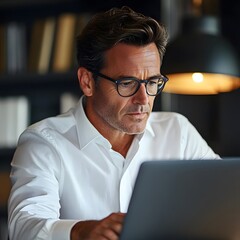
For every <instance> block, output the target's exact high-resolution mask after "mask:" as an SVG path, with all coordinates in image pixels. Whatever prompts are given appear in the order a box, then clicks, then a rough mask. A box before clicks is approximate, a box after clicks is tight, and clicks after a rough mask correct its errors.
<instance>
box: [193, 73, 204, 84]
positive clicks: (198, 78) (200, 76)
mask: <svg viewBox="0 0 240 240" xmlns="http://www.w3.org/2000/svg"><path fill="white" fill-rule="evenodd" d="M192 79H193V81H194V82H196V83H200V82H202V81H203V80H204V77H203V74H202V73H193V74H192Z"/></svg>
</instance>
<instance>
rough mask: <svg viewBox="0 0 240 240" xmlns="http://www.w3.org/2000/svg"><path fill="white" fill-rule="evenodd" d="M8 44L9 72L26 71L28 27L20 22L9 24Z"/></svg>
mask: <svg viewBox="0 0 240 240" xmlns="http://www.w3.org/2000/svg"><path fill="white" fill-rule="evenodd" d="M6 42H7V44H6V59H7V60H6V69H7V72H8V73H17V72H23V71H25V70H26V62H27V56H26V53H27V43H26V26H25V25H24V24H23V23H18V22H9V23H7V24H6Z"/></svg>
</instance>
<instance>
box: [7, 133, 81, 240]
mask: <svg viewBox="0 0 240 240" xmlns="http://www.w3.org/2000/svg"><path fill="white" fill-rule="evenodd" d="M10 178H11V181H12V185H13V186H12V190H11V193H10V197H9V205H8V214H9V224H8V226H9V238H10V240H27V239H28V240H32V239H49V240H63V239H64V240H66V239H70V231H71V228H72V226H73V225H74V224H75V223H76V222H77V221H76V220H63V219H59V217H60V195H61V187H60V186H61V181H62V176H61V158H60V156H58V153H57V152H56V151H55V150H54V142H53V141H52V140H51V139H50V136H48V134H44V133H41V134H40V133H37V132H34V131H26V132H25V133H24V134H23V135H22V136H21V138H20V141H19V145H18V148H17V149H16V152H15V154H14V157H13V160H12V171H11V174H10Z"/></svg>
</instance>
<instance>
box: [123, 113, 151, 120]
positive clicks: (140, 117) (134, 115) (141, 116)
mask: <svg viewBox="0 0 240 240" xmlns="http://www.w3.org/2000/svg"><path fill="white" fill-rule="evenodd" d="M127 115H128V116H130V117H131V118H134V119H137V120H143V119H144V118H146V117H147V115H148V114H147V112H131V113H128V114H127Z"/></svg>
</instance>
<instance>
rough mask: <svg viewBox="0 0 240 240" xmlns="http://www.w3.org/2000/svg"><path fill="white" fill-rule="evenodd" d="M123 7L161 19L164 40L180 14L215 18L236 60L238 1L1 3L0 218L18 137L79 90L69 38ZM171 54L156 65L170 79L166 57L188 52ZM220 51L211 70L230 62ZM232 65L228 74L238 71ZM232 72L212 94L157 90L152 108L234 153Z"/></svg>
mask: <svg viewBox="0 0 240 240" xmlns="http://www.w3.org/2000/svg"><path fill="white" fill-rule="evenodd" d="M123 5H128V6H130V7H131V8H133V9H134V10H136V11H138V12H141V13H143V14H145V15H148V16H151V17H153V18H155V19H156V20H157V21H159V22H161V23H162V24H164V25H165V26H166V27H167V29H168V32H169V36H170V43H172V42H174V41H175V39H177V38H178V37H179V36H181V35H184V34H185V29H184V25H183V20H184V19H185V18H186V17H189V16H190V17H197V18H198V17H199V18H200V17H205V16H213V17H214V18H215V19H217V21H218V22H217V23H218V25H217V30H218V31H217V32H218V34H217V35H218V36H221V37H222V38H224V39H225V40H226V41H227V42H228V44H230V45H231V46H232V50H233V52H234V54H235V57H236V58H238V59H239V56H240V44H239V42H240V28H239V26H238V25H239V19H238V17H239V13H240V2H239V1H233V0H205V1H204V0H150V1H137V0H135V1H134V0H132V1H130V0H128V1H127V0H104V1H99V0H34V1H32V0H1V1H0V184H1V187H0V215H1V216H3V217H4V216H5V217H6V203H7V198H8V193H9V188H10V183H9V179H8V175H9V170H10V166H9V164H10V161H11V158H12V155H13V153H14V149H15V146H16V143H17V139H18V137H19V134H20V133H21V132H22V131H23V130H24V129H25V128H26V127H27V126H28V125H30V124H32V123H34V122H36V121H39V120H41V119H43V118H46V117H49V116H53V115H56V114H59V113H61V112H64V111H65V110H67V109H68V108H69V107H71V106H73V105H74V104H75V103H76V101H77V99H78V98H79V96H80V95H81V92H80V90H79V86H78V82H77V78H76V60H75V55H74V54H75V49H74V44H75V37H76V35H77V34H78V33H80V32H81V30H82V28H83V27H84V25H85V24H86V23H87V21H88V20H89V19H90V17H91V16H92V15H93V14H94V13H96V12H98V11H105V10H108V9H109V8H111V7H121V6H123ZM197 26H199V25H194V26H193V30H194V29H195V30H196V29H197V28H198V27H197ZM201 28H202V25H201ZM207 28H208V27H207ZM210 28H211V27H210ZM204 29H205V26H204ZM214 29H215V28H214ZM208 30H209V29H208ZM215 30H216V29H215ZM215 30H213V32H214V31H215ZM210 31H212V29H210ZM215 33H216V32H214V34H215ZM199 39H200V38H199ZM192 43H196V42H195V40H192V41H191V42H190V43H189V42H188V43H186V44H185V48H186V49H191V48H190V45H191V44H192ZM169 47H170V46H169ZM212 48H214V47H208V46H207V44H206V47H205V49H207V52H210V51H211V49H212ZM169 52H170V50H169ZM173 53H174V54H173V56H171V57H173V60H172V59H171V58H170V57H168V49H167V53H166V62H167V65H168V66H166V68H163V69H162V73H164V74H167V75H169V76H170V75H171V71H172V70H173V65H174V64H173V61H174V60H176V59H178V60H177V61H179V66H180V63H181V62H182V61H183V59H184V57H185V56H187V55H189V54H191V53H189V51H188V50H185V52H184V53H182V52H181V51H180V50H174V51H173ZM219 56H220V55H219ZM219 56H218V57H217V58H216V59H215V60H214V62H217V61H218V60H219V59H224V61H225V63H223V62H221V64H222V65H221V67H218V69H219V72H220V73H222V72H223V71H224V69H225V68H227V67H228V65H231V64H232V62H231V61H232V60H231V59H228V56H226V57H225V56H224V57H222V56H220V57H219ZM204 57H206V56H204ZM169 59H170V60H169ZM179 59H180V60H179ZM207 59H210V57H208V58H207ZM211 59H212V58H211ZM191 60H192V63H195V62H197V60H199V58H198V57H196V58H194V57H193V58H191ZM199 61H200V60H199ZM204 62H205V65H210V64H209V63H208V60H204ZM177 65H178V64H177ZM190 65H191V64H190ZM236 66H237V67H236ZM236 68H237V70H238V71H239V62H237V64H236V63H235V70H236ZM235 70H234V73H233V75H234V77H236V75H238V74H237V72H236V71H237V70H236V71H235ZM164 71H165V72H164ZM196 71H197V69H196ZM217 71H218V70H217ZM227 71H228V70H227ZM230 75H231V73H230ZM237 77H238V78H235V80H234V81H235V82H234V85H232V86H233V87H232V88H229V89H228V90H226V91H219V92H216V93H214V94H213V93H211V94H209V93H203V92H202V93H200V94H196V93H195V92H191V91H190V90H189V91H188V92H187V93H184V92H181V93H179V92H174V91H171V90H170V91H166V92H163V93H162V94H161V95H159V96H158V97H157V98H156V101H155V106H154V111H159V110H160V111H175V112H179V113H182V114H183V115H185V116H186V117H187V118H188V119H189V121H190V122H192V123H193V125H194V126H195V127H196V128H197V130H198V131H199V132H200V134H201V135H202V136H203V138H205V140H206V141H207V142H208V144H209V145H210V146H211V147H212V148H213V150H214V151H215V152H217V153H218V154H220V155H221V156H222V157H237V156H240V140H239V138H240V107H239V103H240V94H239V93H240V90H239V86H240V84H239V82H240V80H239V75H238V76H237ZM172 79H173V77H172ZM219 79H220V78H219ZM236 79H237V80H236ZM170 80H171V77H170ZM181 85H182V87H183V89H184V90H185V89H186V90H187V89H188V84H187V83H182V84H181ZM5 223H6V219H5V218H1V219H0V226H1V228H0V232H1V235H0V239H6V228H5V227H6V224H5Z"/></svg>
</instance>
